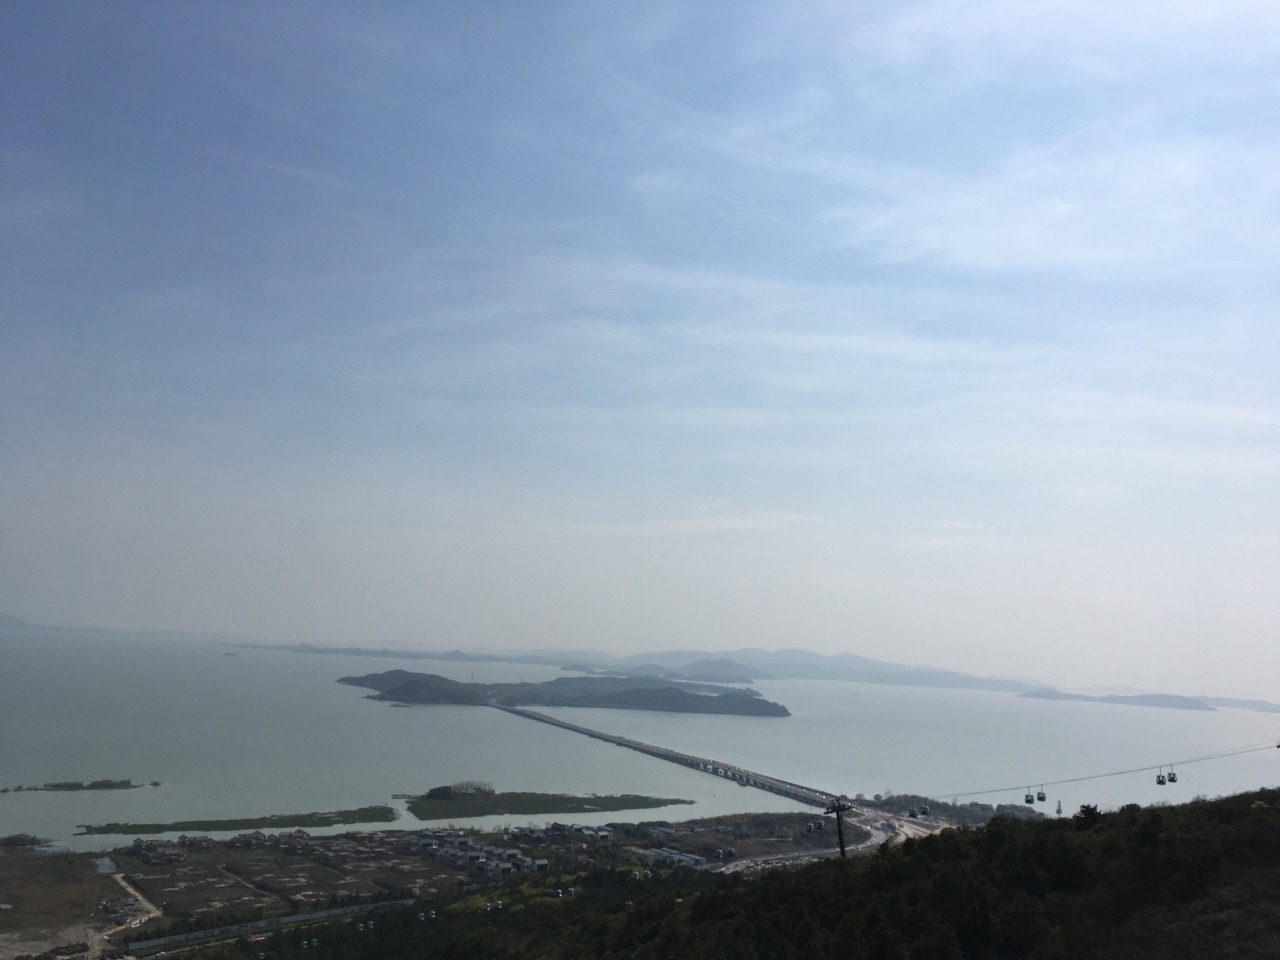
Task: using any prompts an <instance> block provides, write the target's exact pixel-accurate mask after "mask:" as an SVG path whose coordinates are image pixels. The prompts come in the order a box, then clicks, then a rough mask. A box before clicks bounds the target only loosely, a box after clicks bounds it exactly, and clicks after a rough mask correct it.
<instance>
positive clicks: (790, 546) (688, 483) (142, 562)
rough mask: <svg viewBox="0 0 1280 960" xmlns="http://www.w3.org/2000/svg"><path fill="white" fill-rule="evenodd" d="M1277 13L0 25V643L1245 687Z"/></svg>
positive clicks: (666, 12) (1265, 555)
mask: <svg viewBox="0 0 1280 960" xmlns="http://www.w3.org/2000/svg"><path fill="white" fill-rule="evenodd" d="M1277 86H1280V8H1276V7H1275V6H1274V5H1269V4H1264V3H1260V2H1256V0H1238V2H1226V3H1224V2H1214V3H1210V2H1207V0H1202V2H1192V3H1186V4H1181V5H1177V6H1174V7H1171V6H1169V5H1166V4H1156V3H1150V2H1145V0H1142V2H1134V3H1130V4H1121V5H1116V4H1106V3H1102V2H1100V0H1068V2H1065V3H1057V4H1053V5H1051V6H1046V7H1043V8H1041V7H1039V6H1038V5H1035V4H1031V5H1028V4H1021V3H1014V2H1012V0H978V2H975V3H970V4H965V5H958V4H954V3H951V2H948V0H914V2H906V3H888V2H875V3H870V4H864V5H859V6H858V7H857V8H856V9H853V8H845V7H841V6H839V5H831V4H826V3H821V2H801V3H795V4H786V5H777V4H768V3H746V4H739V3H734V4H724V3H711V4H699V5H689V4H668V3H660V2H659V3H645V4H599V3H592V2H572V0H553V2H551V3H547V4H538V5H523V4H517V3H495V4H486V5H483V6H475V7H472V6H454V5H430V4H429V5H418V4H409V3H390V4H382V5H376V6H372V7H370V6H367V5H360V6H357V5H353V4H352V5H348V4H340V3H338V4H320V5H311V6H306V7H301V6H298V5H292V4H279V3H265V4H252V5H251V4H229V5H222V4H220V5H194V4H164V5H157V4H150V3H140V2H118V3H112V4H8V5H3V6H0V88H2V89H4V90H5V91H6V96H5V97H3V98H2V99H0V477H2V481H0V610H4V611H6V612H8V613H11V614H13V615H16V616H19V617H22V618H24V619H27V620H30V621H33V622H41V623H50V624H63V625H68V626H107V627H116V628H121V629H163V630H175V631H189V632H209V633H220V634H237V635H243V636H249V637H255V638H260V639H263V640H266V641H271V642H281V643H296V642H310V643H316V644H329V645H357V646H359V645H363V646H396V645H402V644H406V643H412V644H415V645H420V646H421V647H423V648H443V649H450V648H453V647H459V648H462V649H479V648H484V647H487V648H491V649H492V648H498V649H527V648H533V647H541V648H549V647H564V648H575V647H576V648H586V649H590V648H596V649H601V650H605V651H612V652H625V653H637V652H644V651H648V650H660V649H674V648H686V649H698V650H707V651H723V650H732V649H737V648H744V647H760V648H770V649H778V648H789V647H803V648H807V649H811V650H814V651H816V652H822V653H835V652H850V653H855V654H858V655H861V656H865V657H870V658H874V659H879V660H887V661H892V662H897V663H905V664H926V665H929V666H934V667H939V668H944V669H950V670H956V671H960V672H964V673H971V674H979V675H986V676H1006V677H1036V678H1042V679H1044V680H1045V681H1046V682H1049V683H1053V684H1055V685H1058V686H1064V687H1100V686H1104V685H1113V686H1114V685H1122V686H1126V687H1134V688H1141V689H1146V690H1162V691H1167V692H1185V693H1188V694H1196V693H1200V694H1213V695H1221V696H1234V697H1244V698H1259V699H1280V697H1278V696H1277V694H1276V693H1275V685H1274V680H1273V677H1274V676H1275V675H1276V673H1277V670H1278V669H1280V645H1278V644H1276V643H1274V640H1275V638H1276V636H1277V634H1278V628H1280V605H1277V604H1276V603H1275V601H1274V600H1273V599H1272V596H1271V594H1272V592H1273V591H1272V585H1273V584H1274V583H1277V582H1280V503H1278V502H1277V498H1276V496H1275V490H1276V489H1280V378H1277V376H1276V373H1275V371H1276V370H1277V369H1280V325H1278V324H1277V322H1276V316H1275V304H1276V303H1277V293H1278V292H1280V291H1278V290H1277V287H1278V286H1280V272H1277V270H1276V265H1277V257H1278V255H1280V220H1278V217H1280V132H1277V131H1276V130H1275V129H1274V124H1271V123H1269V122H1268V120H1269V117H1270V113H1271V106H1272V103H1273V101H1274V93H1275V91H1276V88H1277Z"/></svg>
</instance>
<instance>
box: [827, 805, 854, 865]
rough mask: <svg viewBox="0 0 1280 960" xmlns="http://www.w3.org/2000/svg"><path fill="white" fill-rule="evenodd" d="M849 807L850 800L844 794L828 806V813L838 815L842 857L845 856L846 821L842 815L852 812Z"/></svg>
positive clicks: (837, 829)
mask: <svg viewBox="0 0 1280 960" xmlns="http://www.w3.org/2000/svg"><path fill="white" fill-rule="evenodd" d="M851 809H853V808H852V807H850V806H849V798H848V797H846V796H845V795H844V794H843V793H842V794H840V796H838V797H836V798H835V799H834V800H832V801H831V802H830V803H829V804H827V809H826V812H827V813H834V814H835V815H836V836H837V837H839V838H840V856H842V857H843V856H844V821H843V820H841V819H840V814H842V813H844V812H845V811H846V810H851Z"/></svg>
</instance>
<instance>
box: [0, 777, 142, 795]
mask: <svg viewBox="0 0 1280 960" xmlns="http://www.w3.org/2000/svg"><path fill="white" fill-rule="evenodd" d="M151 785H152V786H153V787H158V786H160V781H158V780H153V781H151ZM142 786H143V785H142V784H141V783H134V782H133V781H132V780H90V781H88V782H87V783H86V782H85V781H83V780H60V781H58V782H56V783H42V784H40V785H39V786H34V785H33V786H29V787H28V786H23V785H22V784H18V786H16V787H0V793H41V792H52V793H70V792H73V791H76V790H137V789H140V788H141V787H142Z"/></svg>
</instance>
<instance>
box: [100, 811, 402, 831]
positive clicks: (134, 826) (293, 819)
mask: <svg viewBox="0 0 1280 960" xmlns="http://www.w3.org/2000/svg"><path fill="white" fill-rule="evenodd" d="M395 819H396V812H395V810H393V809H392V808H391V807H388V806H385V805H383V804H379V805H376V806H371V807H357V808H355V809H353V810H330V811H327V812H322V813H274V814H271V815H270V816H266V817H243V818H240V819H236V820H179V821H176V822H175V823H101V824H98V825H96V826H91V825H89V824H84V823H82V824H80V825H79V826H80V832H79V833H78V834H76V836H85V835H88V834H100V833H112V834H121V833H123V834H133V835H142V834H147V833H213V832H214V831H219V830H282V829H285V828H297V827H332V826H336V825H338V824H345V823H392V822H393V821H394V820H395Z"/></svg>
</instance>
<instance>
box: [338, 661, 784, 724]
mask: <svg viewBox="0 0 1280 960" xmlns="http://www.w3.org/2000/svg"><path fill="white" fill-rule="evenodd" d="M338 683H346V684H350V685H351V686H355V687H367V688H369V689H371V690H376V691H377V693H376V694H374V695H372V696H371V697H370V699H373V700H387V701H390V702H392V703H437V704H438V703H451V704H471V705H475V706H504V707H604V708H608V709H617V710H658V711H662V712H664V713H719V714H733V715H736V716H745V717H789V716H791V711H790V710H788V709H787V708H786V707H784V706H783V705H782V704H780V703H774V702H773V701H771V700H766V699H764V698H763V697H762V696H760V694H759V693H758V692H757V691H755V690H738V689H734V688H726V687H722V686H718V685H715V684H707V683H689V682H685V681H679V680H667V679H662V678H656V677H557V678H556V679H555V680H548V681H547V682H545V683H462V682H459V681H457V680H450V679H448V678H447V677H441V676H438V675H436V674H434V673H412V672H410V671H408V670H388V671H386V672H384V673H370V674H367V675H365V676H362V677H342V678H341V679H340V680H338Z"/></svg>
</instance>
